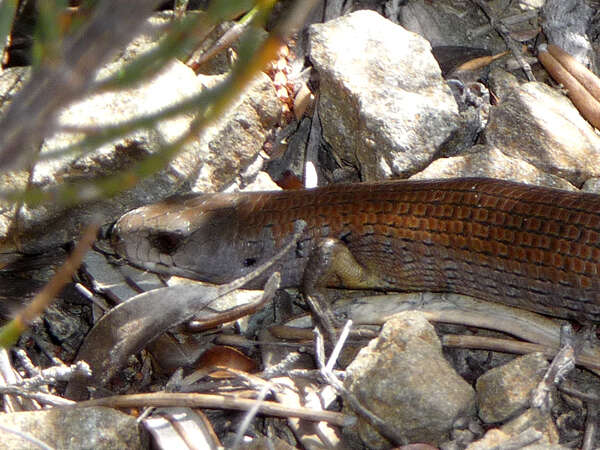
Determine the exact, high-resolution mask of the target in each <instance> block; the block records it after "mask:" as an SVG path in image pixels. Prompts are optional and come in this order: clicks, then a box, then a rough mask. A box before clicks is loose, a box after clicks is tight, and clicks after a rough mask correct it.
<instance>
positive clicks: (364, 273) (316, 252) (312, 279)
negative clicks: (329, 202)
mask: <svg viewBox="0 0 600 450" xmlns="http://www.w3.org/2000/svg"><path fill="white" fill-rule="evenodd" d="M327 286H336V287H344V288H350V289H369V288H371V289H374V288H379V289H381V288H384V287H385V283H383V282H382V280H380V279H379V277H378V276H377V274H374V273H372V272H371V271H370V270H368V269H367V268H365V267H363V266H362V265H361V264H360V263H359V262H358V261H357V260H356V258H354V256H353V255H352V253H351V252H350V250H349V249H348V247H347V246H346V245H345V244H344V243H343V242H342V241H340V240H339V239H334V238H324V239H321V240H320V241H318V242H317V245H316V246H315V248H314V249H313V251H312V253H311V254H310V257H309V260H308V263H307V265H306V268H305V271H304V276H303V280H302V292H303V294H304V296H305V298H306V302H307V304H308V305H309V307H310V309H311V311H312V314H313V320H315V323H317V324H319V325H320V326H321V328H323V329H324V332H325V333H326V335H327V337H329V339H331V340H332V342H335V339H336V332H335V329H336V326H339V325H340V323H339V320H337V319H336V317H335V316H334V314H333V311H332V309H331V306H330V305H329V303H328V302H327V301H326V299H325V295H324V293H323V288H325V287H327Z"/></svg>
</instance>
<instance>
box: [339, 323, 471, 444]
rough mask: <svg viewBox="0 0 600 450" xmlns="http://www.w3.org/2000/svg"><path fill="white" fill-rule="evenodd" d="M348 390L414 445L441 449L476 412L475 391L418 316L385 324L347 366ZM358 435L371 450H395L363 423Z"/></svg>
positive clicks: (359, 422)
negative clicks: (454, 428) (455, 426)
mask: <svg viewBox="0 0 600 450" xmlns="http://www.w3.org/2000/svg"><path fill="white" fill-rule="evenodd" d="M345 386H346V388H348V390H349V391H350V392H351V393H352V394H354V395H355V396H356V397H357V399H358V400H359V401H360V402H361V403H362V405H363V406H364V407H366V408H367V409H369V410H370V411H371V412H373V413H374V414H376V415H378V416H379V417H380V418H381V419H382V420H383V421H384V422H385V423H387V424H388V425H389V426H390V427H392V428H393V429H394V430H396V431H397V433H398V434H400V435H402V436H404V437H406V439H407V440H408V441H409V442H430V443H439V442H441V441H443V440H444V439H445V438H446V437H447V433H448V431H449V430H450V429H451V428H452V425H453V423H454V422H455V421H456V420H457V419H458V418H459V417H465V416H469V415H471V414H473V413H474V410H475V392H474V391H473V388H472V387H471V386H470V385H469V384H468V383H467V382H466V381H465V380H463V379H462V378H461V377H460V376H459V375H458V374H457V373H456V372H455V371H454V369H453V368H452V367H451V366H450V365H449V364H448V362H447V361H446V359H445V358H444V356H443V355H442V347H441V344H440V341H439V339H438V337H437V334H436V333H435V330H434V328H433V326H432V325H431V324H430V323H429V322H427V320H426V319H425V318H424V317H423V315H422V314H421V313H418V312H414V311H409V312H403V313H399V314H397V315H395V316H393V317H392V319H390V320H389V321H388V322H386V324H385V325H384V327H383V328H382V330H381V333H380V335H379V337H378V338H376V339H373V340H372V341H371V342H370V343H369V345H368V346H367V347H365V348H363V349H362V350H361V351H360V352H359V354H358V356H357V357H356V358H355V360H354V361H353V362H352V363H351V364H350V365H349V366H348V369H347V377H346V380H345ZM357 429H358V435H359V436H360V438H361V440H362V441H363V443H364V444H365V445H366V446H367V447H368V448H390V443H389V442H388V441H387V440H386V439H384V438H383V437H381V436H380V435H379V434H378V433H377V431H375V429H374V428H373V427H372V426H371V425H370V424H369V423H368V422H367V421H365V420H364V419H362V418H360V417H359V418H358V424H357Z"/></svg>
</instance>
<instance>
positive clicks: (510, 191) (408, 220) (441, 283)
mask: <svg viewBox="0 0 600 450" xmlns="http://www.w3.org/2000/svg"><path fill="white" fill-rule="evenodd" d="M138 211H139V212H138V213H137V214H133V215H131V217H129V219H125V217H127V216H125V217H124V218H123V219H121V220H120V222H122V223H121V224H117V226H116V227H115V228H116V229H117V233H118V230H125V229H127V230H128V232H130V235H128V237H126V238H124V243H126V244H127V245H124V244H123V243H122V244H121V247H123V248H125V247H126V250H124V251H123V253H127V255H126V256H129V257H130V258H132V257H133V258H134V259H135V258H138V259H139V260H142V261H144V260H145V261H152V260H153V259H156V258H157V256H155V254H156V249H151V248H149V245H148V243H147V240H148V239H147V238H146V237H147V236H149V235H155V234H156V231H157V230H161V229H164V228H169V227H170V228H172V227H174V226H175V225H174V224H176V223H177V220H176V219H173V220H172V222H168V221H167V219H166V218H165V217H166V216H167V215H166V213H165V211H171V214H170V215H169V217H175V216H176V214H174V213H179V214H180V215H181V216H182V217H185V218H186V219H187V220H189V221H190V223H191V228H192V230H191V231H192V232H193V231H194V230H196V231H195V234H192V235H191V236H190V238H189V242H191V244H193V245H184V246H182V249H184V251H185V252H188V253H194V252H193V249H194V245H197V244H199V243H203V244H205V246H206V250H198V251H196V252H195V253H196V255H184V256H189V258H187V259H186V258H184V257H183V256H182V255H177V254H175V255H172V256H173V258H172V260H173V261H174V263H173V264H179V266H185V267H186V268H188V269H195V268H198V267H200V268H201V267H212V269H213V273H215V272H218V276H217V275H211V274H208V275H207V276H206V278H207V279H209V281H211V280H212V281H214V280H217V279H218V280H223V281H227V280H229V279H233V278H235V277H236V276H238V275H240V274H241V273H240V271H241V270H242V269H240V267H242V265H241V263H240V261H235V259H240V260H243V261H246V262H247V261H254V260H255V259H256V261H258V262H262V261H264V260H265V259H268V258H269V257H270V256H271V255H272V253H274V251H275V250H276V249H277V248H278V247H279V246H281V245H283V244H284V243H285V242H287V240H288V239H289V237H290V235H291V233H292V232H293V227H294V223H295V221H296V220H298V219H303V220H305V221H306V222H307V224H308V231H307V233H306V236H305V238H304V240H303V243H302V251H296V252H295V254H294V255H289V258H284V260H283V261H281V262H280V263H279V264H278V266H277V269H278V270H281V271H282V277H283V280H284V282H286V283H287V284H297V283H298V282H299V281H300V280H301V277H302V273H303V271H304V267H305V265H306V261H307V258H308V255H309V254H310V250H311V249H312V247H313V246H314V244H315V242H316V238H319V237H327V236H330V237H336V238H339V239H342V241H343V242H344V243H346V245H347V246H348V248H349V250H350V251H351V253H352V254H353V255H354V257H355V258H356V260H357V261H358V262H359V263H360V264H361V265H363V266H364V267H365V268H367V269H368V270H370V271H371V272H372V273H374V274H376V275H377V277H378V278H379V279H380V280H381V284H382V286H373V287H380V288H389V287H390V286H391V287H393V288H394V289H397V290H402V291H411V290H417V291H421V290H431V291H440V292H455V293H462V294H467V295H471V296H474V297H478V298H483V299H485V300H490V301H495V302H500V303H505V304H509V305H513V306H518V307H521V308H525V309H529V310H533V311H537V312H542V313H546V314H549V315H553V316H559V317H566V318H576V319H579V320H591V321H594V322H600V281H599V279H598V273H599V271H600V196H597V195H593V194H586V193H572V192H567V191H560V190H556V189H550V188H543V187H536V186H528V185H523V184H518V183H511V182H506V181H500V180H492V179H475V178H473V179H454V180H440V181H408V182H407V181H404V182H390V183H379V184H355V185H332V186H329V187H326V188H319V189H314V190H308V191H284V192H275V193H248V194H238V195H234V196H232V195H225V194H224V195H220V194H217V195H213V196H209V195H207V196H199V197H195V198H193V197H192V198H189V199H188V200H186V201H185V202H179V203H177V202H173V203H172V204H170V203H163V204H160V206H154V207H146V209H144V208H142V209H140V210H138ZM140 216H141V217H140ZM207 223H208V224H210V225H211V226H210V227H207ZM203 226H204V227H207V228H202V227H203ZM149 229H150V230H149ZM207 235H210V236H207ZM137 236H141V237H137ZM133 240H136V243H135V244H133V243H131V242H129V241H133ZM211 244H215V245H212V246H211ZM132 248H133V250H132ZM248 249H257V250H256V251H257V252H258V251H259V250H260V252H262V253H260V254H258V253H257V254H256V258H254V256H255V255H254V254H250V255H249V254H248V251H249V250H248ZM204 254H205V255H206V256H205V257H204V260H203V259H202V255H204ZM193 256H195V258H196V259H194V258H193ZM191 266H196V267H191Z"/></svg>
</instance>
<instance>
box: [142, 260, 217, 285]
mask: <svg viewBox="0 0 600 450" xmlns="http://www.w3.org/2000/svg"><path fill="white" fill-rule="evenodd" d="M131 264H132V265H134V266H136V267H139V268H140V269H143V270H148V271H150V272H153V273H158V274H161V275H168V276H177V277H182V278H188V279H190V280H197V281H206V274H205V273H204V274H203V273H200V272H196V271H194V270H191V269H183V268H181V267H176V266H168V265H166V264H163V263H154V262H131Z"/></svg>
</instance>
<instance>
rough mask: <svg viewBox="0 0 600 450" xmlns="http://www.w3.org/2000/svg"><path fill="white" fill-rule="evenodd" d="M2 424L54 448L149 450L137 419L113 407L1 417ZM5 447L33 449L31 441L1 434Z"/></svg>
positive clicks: (27, 413)
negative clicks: (142, 437) (143, 440)
mask: <svg viewBox="0 0 600 450" xmlns="http://www.w3.org/2000/svg"><path fill="white" fill-rule="evenodd" d="M0 425H2V427H3V428H9V429H13V430H17V431H20V432H21V433H26V434H28V435H30V436H32V437H34V438H36V439H38V440H40V441H42V442H44V443H45V444H46V445H49V446H50V447H52V448H60V449H94V450H101V449H106V450H108V449H110V450H116V449H142V448H146V446H144V444H143V442H142V439H141V437H140V433H139V427H138V424H137V422H136V420H135V418H134V417H132V416H128V415H127V414H123V413H122V412H119V411H117V410H114V409H111V408H104V407H92V408H54V409H49V410H40V411H27V412H17V413H12V414H0ZM2 446H3V447H4V448H11V449H30V448H34V447H33V446H32V444H31V443H30V442H27V441H25V440H23V439H22V438H20V437H19V436H17V435H15V434H12V433H7V432H3V433H2ZM36 448H37V447H36Z"/></svg>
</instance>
